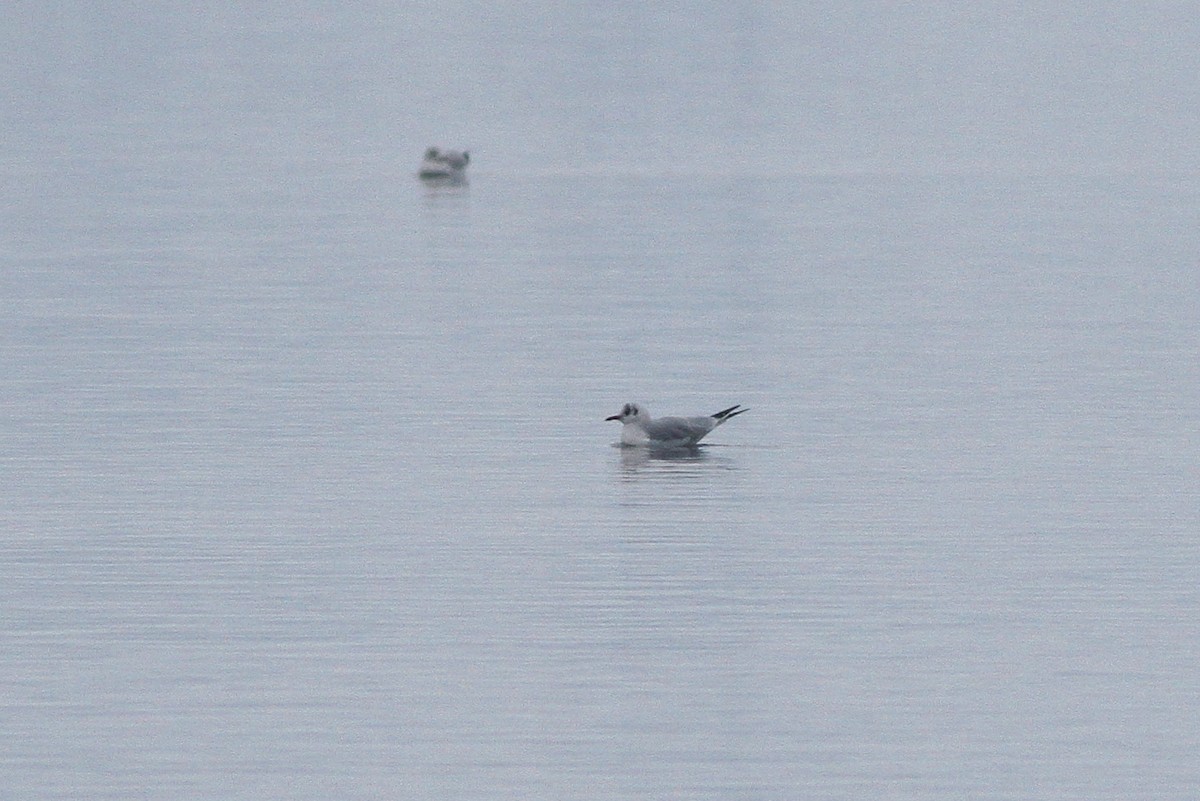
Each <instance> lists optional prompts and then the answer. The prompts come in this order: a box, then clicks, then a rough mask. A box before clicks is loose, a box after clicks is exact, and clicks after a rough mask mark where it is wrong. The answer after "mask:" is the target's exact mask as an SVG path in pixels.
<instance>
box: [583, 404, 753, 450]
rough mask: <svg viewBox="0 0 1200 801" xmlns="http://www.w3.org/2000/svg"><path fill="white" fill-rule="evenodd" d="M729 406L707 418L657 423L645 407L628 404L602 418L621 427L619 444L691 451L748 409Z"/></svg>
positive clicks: (659, 421)
mask: <svg viewBox="0 0 1200 801" xmlns="http://www.w3.org/2000/svg"><path fill="white" fill-rule="evenodd" d="M740 407H741V404H738V405H737V406H730V407H729V408H728V409H723V410H721V411H719V412H717V413H716V414H710V415H708V416H707V417H662V418H659V419H657V420H653V419H651V418H650V413H649V412H647V411H646V407H644V406H639V405H638V404H636V403H627V404H625V405H624V406H622V407H621V413H620V414H614V415H613V416H612V417H606V418H604V419H605V420H606V421H608V420H616V421H618V422H620V423H621V424H622V427H621V444H622V445H649V446H651V447H655V448H690V447H691V446H693V445H695V444H696V443H697V442H699V441H700V440H702V439H704V437H705V436H707V435H708V433H709V432H710V431H712V430H713V429H714V428H716V427H717V426H719V425H721V423H724V422H725V421H726V420H728V419H730V418H731V417H737V416H738V415H739V414H741V413H742V412H748V411H750V410H749V409H742V408H740Z"/></svg>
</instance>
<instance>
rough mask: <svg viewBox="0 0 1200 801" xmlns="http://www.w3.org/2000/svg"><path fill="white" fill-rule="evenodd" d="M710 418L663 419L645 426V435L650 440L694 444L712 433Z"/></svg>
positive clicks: (712, 422)
mask: <svg viewBox="0 0 1200 801" xmlns="http://www.w3.org/2000/svg"><path fill="white" fill-rule="evenodd" d="M714 422H715V421H714V420H713V419H712V418H711V417H663V418H661V419H658V420H651V421H650V422H649V423H647V424H646V435H647V436H648V437H650V439H652V440H662V441H670V442H674V441H679V440H682V441H684V442H696V441H698V440H699V439H700V438H701V437H703V436H704V435H705V434H707V433H708V432H709V431H712V430H713V428H714V427H715V426H714Z"/></svg>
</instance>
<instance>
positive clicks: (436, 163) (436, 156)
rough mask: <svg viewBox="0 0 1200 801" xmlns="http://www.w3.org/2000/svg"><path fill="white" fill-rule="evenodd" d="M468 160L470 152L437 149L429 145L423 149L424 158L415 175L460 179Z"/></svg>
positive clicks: (428, 177)
mask: <svg viewBox="0 0 1200 801" xmlns="http://www.w3.org/2000/svg"><path fill="white" fill-rule="evenodd" d="M470 161H471V154H470V153H468V152H467V151H465V150H464V151H462V152H461V153H460V152H459V151H457V150H439V149H438V148H436V147H431V148H429V149H428V150H426V151H425V158H424V159H422V161H421V169H420V171H419V172H418V173H417V175H418V176H419V177H421V178H426V179H438V178H441V179H450V180H462V179H463V177H465V174H466V169H467V164H469V163H470Z"/></svg>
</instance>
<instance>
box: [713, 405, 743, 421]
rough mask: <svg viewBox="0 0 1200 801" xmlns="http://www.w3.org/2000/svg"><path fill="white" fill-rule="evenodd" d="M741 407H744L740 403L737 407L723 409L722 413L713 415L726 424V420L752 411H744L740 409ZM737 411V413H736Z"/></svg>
mask: <svg viewBox="0 0 1200 801" xmlns="http://www.w3.org/2000/svg"><path fill="white" fill-rule="evenodd" d="M741 405H742V404H740V403H739V404H737V405H735V406H730V407H729V408H728V409H722V410H721V411H719V412H717V413H716V414H714V415H713V417H715V418H716V419H718V420H720V421H721V422H725V421H726V420H728V419H729V418H730V417H737V416H738V415H739V414H741V413H742V412H748V411H750V410H749V409H742V408H740V407H741ZM735 409H736V411H735Z"/></svg>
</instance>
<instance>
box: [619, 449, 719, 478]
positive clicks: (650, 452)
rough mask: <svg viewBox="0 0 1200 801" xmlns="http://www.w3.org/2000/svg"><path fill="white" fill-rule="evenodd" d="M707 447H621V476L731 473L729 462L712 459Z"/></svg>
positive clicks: (715, 457)
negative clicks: (729, 471) (715, 471)
mask: <svg viewBox="0 0 1200 801" xmlns="http://www.w3.org/2000/svg"><path fill="white" fill-rule="evenodd" d="M710 447H712V446H707V445H689V446H687V447H679V448H648V447H645V446H634V447H631V446H627V445H626V446H621V445H618V446H617V449H618V450H619V451H620V454H621V472H622V473H623V474H624V475H625V476H633V475H637V474H639V473H641V474H645V475H647V476H648V475H659V476H662V477H670V476H675V477H685V476H689V475H692V476H698V475H702V474H705V473H710V472H711V471H712V470H713V469H718V470H721V469H724V470H728V469H732V466H733V465H732V463H731V462H730V460H729V459H727V458H723V457H718V456H713V455H712V454H711V453H710V452H709V449H710Z"/></svg>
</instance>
